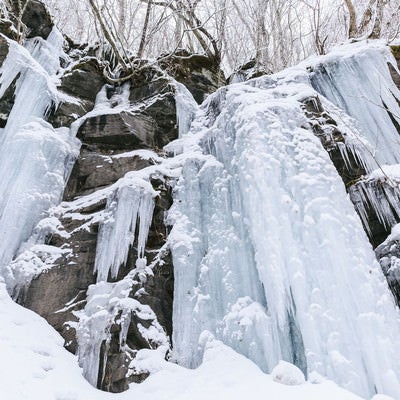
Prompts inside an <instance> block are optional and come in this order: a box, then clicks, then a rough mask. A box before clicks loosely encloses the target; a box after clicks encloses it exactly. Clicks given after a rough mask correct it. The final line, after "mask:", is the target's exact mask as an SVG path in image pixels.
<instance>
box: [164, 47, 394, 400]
mask: <svg viewBox="0 0 400 400" xmlns="http://www.w3.org/2000/svg"><path fill="white" fill-rule="evenodd" d="M375 55H376V56H377V57H378V58H380V59H381V60H382V59H384V57H382V53H381V52H380V50H378V51H376V52H375ZM369 58H373V57H372V56H369ZM369 58H368V59H369ZM371 63H372V61H371ZM368 65H369V64H368ZM384 65H385V68H387V67H386V64H384ZM358 68H359V69H360V70H362V69H363V68H365V66H364V65H359V66H358ZM360 74H361V72H360ZM343 79H344V78H343ZM370 84H376V82H375V81H374V82H371V83H370ZM368 87H369V86H368ZM386 89H387V88H386ZM313 94H314V95H315V92H313V90H312V88H311V87H310V86H309V81H308V78H307V77H306V75H305V74H304V73H299V71H296V70H295V69H293V70H290V71H288V73H286V74H279V75H278V76H276V77H270V78H261V79H258V80H254V81H251V82H250V83H249V84H246V85H244V84H238V85H232V86H230V87H229V88H228V90H227V91H226V93H225V95H224V96H221V94H220V93H217V94H216V95H214V96H219V97H220V100H223V102H222V104H221V105H220V106H219V107H215V104H214V105H212V100H210V98H209V99H208V101H207V104H209V105H212V106H213V112H212V114H213V118H210V119H209V127H208V128H204V129H203V130H198V128H197V126H198V121H197V120H195V121H194V122H193V127H194V128H193V130H192V132H191V133H192V136H193V137H192V138H191V137H190V132H189V134H188V135H187V140H186V143H187V144H186V145H185V141H184V142H182V141H181V142H177V149H178V150H179V151H183V154H185V153H186V154H187V155H188V157H187V161H186V163H185V165H184V167H183V172H182V177H181V179H180V180H179V182H178V185H177V187H176V191H175V200H174V206H173V207H174V208H173V210H171V213H170V218H171V219H172V220H173V221H174V222H175V226H174V228H173V231H172V234H171V246H172V253H173V260H174V267H175V302H174V337H173V343H174V356H175V357H176V359H177V360H178V362H179V363H181V364H182V365H185V366H189V367H196V366H198V365H199V364H200V363H201V360H202V354H203V348H204V346H203V345H202V341H201V340H200V338H201V336H202V332H203V331H205V330H207V331H210V332H212V333H213V334H214V335H215V336H216V337H217V338H218V339H220V340H222V341H223V342H224V343H226V344H228V345H230V346H231V347H233V348H234V349H235V350H236V351H238V352H240V353H242V354H244V355H245V356H247V357H249V358H250V359H252V360H253V361H255V362H256V363H257V364H258V365H259V366H260V367H261V368H262V369H264V370H265V371H271V369H272V368H273V367H274V366H275V365H276V364H277V363H278V361H279V360H280V359H283V360H286V361H289V362H292V363H294V364H296V365H297V366H298V367H299V368H300V369H301V370H303V372H305V373H306V374H310V373H314V372H317V373H319V374H321V375H324V376H328V377H329V378H331V379H334V380H335V381H336V382H338V383H339V384H340V385H341V386H343V387H345V388H348V389H350V390H352V391H354V392H356V393H358V394H361V395H363V396H372V395H373V394H374V393H375V390H377V391H378V392H381V393H386V394H391V395H393V396H395V397H399V396H400V384H399V381H398V377H399V374H400V363H399V359H398V357H397V356H396V353H397V352H398V351H399V350H400V347H399V340H398V331H399V329H400V325H399V314H398V312H397V310H396V309H395V307H394V302H393V299H392V296H391V294H390V292H389V290H388V288H387V283H386V281H385V279H384V276H383V274H382V271H381V270H380V267H379V265H378V264H377V262H376V260H375V257H374V253H373V251H372V248H371V247H370V245H369V243H368V240H367V237H366V235H365V233H364V230H363V228H362V225H361V222H360V220H359V218H358V216H357V215H356V213H355V210H354V208H353V206H352V204H351V202H350V201H349V198H348V197H347V195H346V191H345V188H344V186H343V183H342V181H341V179H340V177H339V176H338V174H337V172H336V170H335V168H334V167H333V165H332V163H331V162H330V160H329V157H328V154H327V153H326V152H325V151H324V149H323V148H322V146H321V144H320V142H319V140H318V139H317V138H316V137H314V135H313V133H312V132H311V130H309V129H307V123H306V122H307V121H306V119H305V116H304V113H303V111H302V109H301V105H300V102H299V100H301V99H302V97H303V98H304V97H306V96H309V95H313ZM382 96H383V95H382ZM210 97H212V96H210ZM387 102H389V100H387ZM216 111H217V112H216ZM385 112H386V111H385ZM206 114H209V113H207V111H206ZM381 117H382V118H383V116H381ZM201 118H203V117H201V116H199V117H198V119H201ZM346 118H348V117H346ZM345 122H346V121H344V123H345ZM390 132H393V131H389V133H388V134H389V135H390ZM196 140H197V143H198V144H196ZM364 141H365V140H364ZM170 147H173V146H170ZM388 147H389V146H388ZM385 149H386V150H387V151H389V149H388V148H385ZM390 151H391V152H390V155H391V156H393V157H395V156H394V154H393V152H392V147H390ZM361 153H362V152H361V151H360V154H361ZM366 154H368V150H366ZM384 154H385V156H386V155H387V157H388V158H390V157H389V155H388V154H389V153H387V154H386V153H384ZM365 164H366V165H368V162H367V161H366V162H365ZM188 321H191V322H190V323H188ZM394 349H397V350H396V351H394Z"/></svg>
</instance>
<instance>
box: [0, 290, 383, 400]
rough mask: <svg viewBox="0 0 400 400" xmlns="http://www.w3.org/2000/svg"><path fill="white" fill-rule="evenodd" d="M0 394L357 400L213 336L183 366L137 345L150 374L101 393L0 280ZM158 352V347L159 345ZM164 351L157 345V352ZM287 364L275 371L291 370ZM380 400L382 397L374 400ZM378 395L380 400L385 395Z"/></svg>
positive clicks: (76, 399)
mask: <svg viewBox="0 0 400 400" xmlns="http://www.w3.org/2000/svg"><path fill="white" fill-rule="evenodd" d="M0 326H1V330H0V354H1V357H2V360H3V362H2V363H0V396H1V398H2V399H7V400H22V399H29V400H97V399H99V400H101V399H104V400H110V399H113V400H129V399H135V398H136V399H141V400H170V399H176V400H197V399H198V400H217V399H228V398H229V399H231V400H243V398H245V397H251V398H252V399H254V400H257V399H260V400H261V399H265V398H266V396H267V397H268V399H271V400H272V399H276V400H320V399H322V398H323V399H326V400H329V399H332V400H357V399H358V400H360V397H358V396H356V395H354V394H351V393H349V392H346V391H345V390H344V389H341V388H339V387H338V386H336V385H335V384H334V383H333V382H331V381H326V380H323V379H322V380H321V379H320V380H316V383H314V384H313V383H311V382H307V383H302V384H300V385H296V386H287V385H284V384H280V383H277V382H274V380H273V378H272V377H271V376H269V375H265V374H264V373H262V372H261V371H260V370H259V368H258V367H257V366H256V365H255V364H253V363H252V362H251V361H249V360H248V359H246V358H245V357H243V356H241V355H239V354H237V353H235V352H234V351H233V350H232V349H230V348H228V347H226V346H224V345H223V344H222V343H220V342H218V341H215V340H214V341H209V344H208V346H207V349H206V350H205V354H204V362H203V364H202V366H201V367H200V368H198V369H196V370H188V369H185V368H183V367H180V366H178V365H176V364H172V363H169V362H167V361H165V360H164V353H163V352H162V351H161V352H160V351H155V350H154V351H151V350H143V351H141V352H139V354H138V357H137V358H138V360H137V364H138V368H140V365H142V366H145V367H146V368H147V369H148V370H149V369H150V370H152V371H153V374H152V375H151V377H150V378H148V379H147V380H146V381H145V382H144V383H142V384H140V385H138V384H131V386H130V389H129V390H128V391H127V392H125V393H121V394H111V393H105V392H101V391H99V390H97V389H95V388H93V387H92V386H91V385H90V384H89V383H88V382H87V381H86V380H85V378H84V377H83V375H82V371H81V370H80V368H79V367H78V364H77V359H76V357H75V356H73V355H72V354H70V353H68V352H67V351H66V350H65V349H64V348H63V339H62V338H61V337H60V336H59V335H58V333H57V332H55V331H54V329H53V328H52V327H51V326H50V325H48V323H47V322H46V321H45V320H44V319H42V318H41V317H39V316H38V315H37V314H35V313H33V312H32V311H29V310H27V309H24V308H23V307H21V306H19V305H17V304H15V303H14V302H13V301H12V300H11V298H10V297H9V295H8V294H7V291H6V288H5V285H4V282H0ZM161 350H162V349H161ZM164 351H165V350H164ZM292 368H294V366H289V367H288V368H287V371H286V372H285V371H283V375H285V376H286V377H287V378H288V377H290V376H291V375H292ZM382 400H383V399H382ZM385 400H386V399H385Z"/></svg>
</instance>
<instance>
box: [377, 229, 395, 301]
mask: <svg viewBox="0 0 400 400" xmlns="http://www.w3.org/2000/svg"><path fill="white" fill-rule="evenodd" d="M375 252H376V256H377V258H378V261H379V263H380V264H381V267H382V271H383V273H384V274H385V276H386V279H387V281H388V284H389V287H390V289H391V291H392V293H393V295H394V298H395V300H396V303H397V305H398V306H399V307H400V237H399V236H398V235H393V236H389V237H388V238H387V240H385V242H383V243H382V244H381V245H379V246H378V247H377V248H376V250H375Z"/></svg>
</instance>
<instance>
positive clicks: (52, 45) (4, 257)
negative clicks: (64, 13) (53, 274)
mask: <svg viewBox="0 0 400 400" xmlns="http://www.w3.org/2000/svg"><path fill="white" fill-rule="evenodd" d="M62 40H63V38H62V37H61V35H60V34H59V33H58V31H56V30H53V32H52V33H51V34H50V36H49V38H48V39H47V41H44V40H43V39H40V38H35V39H31V40H30V41H28V42H27V45H26V48H23V47H21V46H19V45H18V44H17V43H16V42H13V41H10V43H9V46H10V47H9V53H8V56H7V58H6V60H5V61H4V63H3V65H2V68H1V70H0V98H1V97H2V96H3V94H4V92H5V90H6V89H7V88H8V87H9V85H10V84H11V83H12V81H13V80H14V79H15V78H17V81H16V91H15V103H14V106H13V108H12V111H11V113H10V116H9V118H8V122H7V124H6V126H5V128H4V129H0V170H1V171H2V179H1V181H0V268H3V267H4V266H5V265H7V264H8V263H9V262H10V261H11V259H12V258H13V257H14V256H15V254H16V252H17V250H18V248H19V246H20V245H21V243H22V242H23V241H24V240H26V239H28V237H29V235H30V234H31V233H32V230H33V228H34V226H35V225H36V224H37V222H38V221H39V220H40V219H41V218H43V217H44V216H45V212H46V211H47V210H48V209H49V207H51V206H52V205H55V204H57V203H58V202H59V201H60V198H61V195H62V192H63V190H64V185H65V180H66V177H67V175H68V172H69V168H70V166H71V162H70V161H71V158H72V157H73V155H74V154H75V152H76V149H77V144H76V142H75V140H74V139H73V138H72V137H71V136H70V134H69V131H68V129H57V130H54V129H53V128H52V126H51V125H50V124H48V123H47V122H45V121H44V120H43V118H44V116H45V114H46V113H47V112H48V110H49V108H50V107H51V106H52V105H53V104H56V103H57V102H58V101H59V98H58V94H57V91H56V89H55V82H56V73H57V71H58V68H59V57H60V55H61V52H62Z"/></svg>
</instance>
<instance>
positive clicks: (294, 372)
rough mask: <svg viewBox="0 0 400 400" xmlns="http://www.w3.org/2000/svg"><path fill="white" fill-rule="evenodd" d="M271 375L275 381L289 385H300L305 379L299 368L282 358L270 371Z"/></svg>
mask: <svg viewBox="0 0 400 400" xmlns="http://www.w3.org/2000/svg"><path fill="white" fill-rule="evenodd" d="M271 377H272V379H273V380H274V381H275V382H278V383H282V384H283V385H290V386H293V385H301V384H303V383H304V382H305V381H306V380H305V378H304V374H303V372H301V371H300V369H299V368H297V367H296V366H295V365H293V364H290V363H288V362H286V361H282V360H281V361H279V364H278V365H277V366H276V367H275V368H274V369H273V370H272V371H271Z"/></svg>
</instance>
